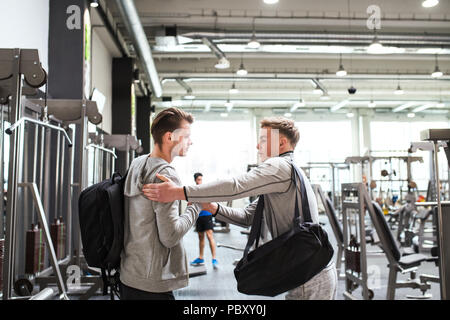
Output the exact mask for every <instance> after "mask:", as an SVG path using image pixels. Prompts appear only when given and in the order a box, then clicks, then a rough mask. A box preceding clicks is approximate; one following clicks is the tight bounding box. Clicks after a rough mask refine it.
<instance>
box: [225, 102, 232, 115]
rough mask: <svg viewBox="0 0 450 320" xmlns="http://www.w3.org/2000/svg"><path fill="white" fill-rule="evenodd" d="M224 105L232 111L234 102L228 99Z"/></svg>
mask: <svg viewBox="0 0 450 320" xmlns="http://www.w3.org/2000/svg"><path fill="white" fill-rule="evenodd" d="M224 106H225V107H226V108H227V111H228V112H230V111H231V109H233V102H231V101H230V99H228V100H227V102H225V104H224Z"/></svg>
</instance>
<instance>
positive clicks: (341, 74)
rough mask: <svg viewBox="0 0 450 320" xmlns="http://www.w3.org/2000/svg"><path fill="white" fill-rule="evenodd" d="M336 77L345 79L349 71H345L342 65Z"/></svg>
mask: <svg viewBox="0 0 450 320" xmlns="http://www.w3.org/2000/svg"><path fill="white" fill-rule="evenodd" d="M336 75H337V76H338V77H344V76H346V75H347V71H345V69H344V67H343V66H342V64H341V65H340V66H339V70H338V71H336Z"/></svg>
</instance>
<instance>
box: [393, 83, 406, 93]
mask: <svg viewBox="0 0 450 320" xmlns="http://www.w3.org/2000/svg"><path fill="white" fill-rule="evenodd" d="M394 93H395V94H403V93H404V91H403V89H402V88H400V84H399V85H398V86H397V89H395V91H394Z"/></svg>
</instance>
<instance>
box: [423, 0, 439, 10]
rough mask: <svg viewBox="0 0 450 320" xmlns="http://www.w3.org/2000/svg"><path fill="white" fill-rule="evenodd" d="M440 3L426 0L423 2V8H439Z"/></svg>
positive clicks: (437, 0)
mask: <svg viewBox="0 0 450 320" xmlns="http://www.w3.org/2000/svg"><path fill="white" fill-rule="evenodd" d="M438 3H439V0H425V1H423V2H422V7H424V8H432V7H435V6H437V4H438Z"/></svg>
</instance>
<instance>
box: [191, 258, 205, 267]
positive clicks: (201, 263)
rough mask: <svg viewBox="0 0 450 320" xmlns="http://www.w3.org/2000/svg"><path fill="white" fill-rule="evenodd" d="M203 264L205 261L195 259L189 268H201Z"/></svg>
mask: <svg viewBox="0 0 450 320" xmlns="http://www.w3.org/2000/svg"><path fill="white" fill-rule="evenodd" d="M204 264H205V260H203V259H200V258H197V259H195V260H194V261H192V262H191V266H202V265H204Z"/></svg>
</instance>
